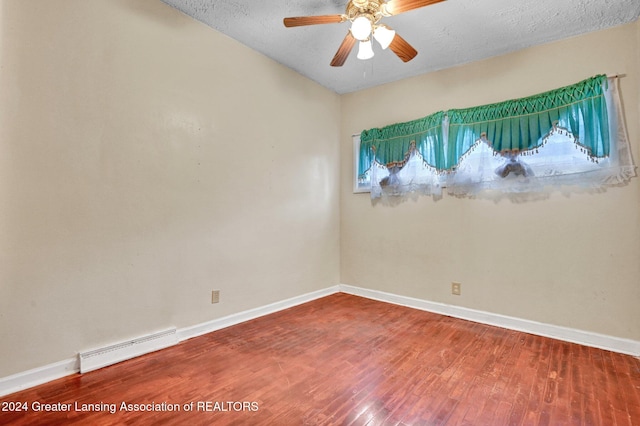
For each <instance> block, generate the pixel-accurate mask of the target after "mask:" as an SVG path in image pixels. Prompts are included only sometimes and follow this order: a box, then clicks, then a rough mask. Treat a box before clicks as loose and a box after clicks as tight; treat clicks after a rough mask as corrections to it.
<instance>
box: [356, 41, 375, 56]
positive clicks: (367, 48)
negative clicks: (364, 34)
mask: <svg viewBox="0 0 640 426" xmlns="http://www.w3.org/2000/svg"><path fill="white" fill-rule="evenodd" d="M371 58H373V47H372V46H371V40H367V41H361V42H360V47H359V48H358V59H362V60H366V59H371Z"/></svg>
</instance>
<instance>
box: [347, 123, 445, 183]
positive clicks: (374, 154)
mask: <svg viewBox="0 0 640 426" xmlns="http://www.w3.org/2000/svg"><path fill="white" fill-rule="evenodd" d="M443 119H444V112H442V111H439V112H436V113H435V114H431V115H428V116H426V117H424V118H420V119H418V120H414V121H409V122H406V123H399V124H393V125H390V126H387V127H383V128H376V129H370V130H364V131H362V133H361V134H360V164H359V167H360V168H359V170H361V171H362V173H363V174H364V173H366V172H367V171H368V170H369V169H370V168H371V166H372V165H373V163H374V161H376V162H378V163H380V164H384V165H385V166H387V167H389V168H391V167H394V166H400V167H402V166H403V165H404V164H405V163H406V161H407V160H408V158H409V155H410V153H411V149H412V148H414V147H415V149H416V150H417V151H418V152H419V153H420V155H422V158H423V159H424V161H425V162H426V163H427V164H429V165H430V166H432V167H434V168H436V169H438V170H441V169H442V168H443V166H444V155H445V150H444V146H443V144H442V142H443V139H442V121H443Z"/></svg>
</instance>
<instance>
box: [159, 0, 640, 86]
mask: <svg viewBox="0 0 640 426" xmlns="http://www.w3.org/2000/svg"><path fill="white" fill-rule="evenodd" d="M162 1H163V2H165V3H167V4H169V5H171V6H173V7H175V8H177V9H178V10H180V11H182V12H184V13H185V14H187V15H189V16H191V17H193V18H195V19H197V20H198V21H201V22H203V23H205V24H206V25H208V26H210V27H212V28H214V29H216V30H218V31H220V32H222V33H224V34H226V35H228V36H229V37H231V38H233V39H236V40H238V41H239V42H241V43H243V44H244V45H246V46H248V47H250V48H252V49H254V50H256V51H258V52H261V53H263V54H264V55H266V56H268V57H270V58H272V59H274V60H275V61H277V62H279V63H281V64H283V65H285V66H287V67H289V68H291V69H293V70H295V71H297V72H299V73H300V74H302V75H304V76H307V77H308V78H310V79H312V80H314V81H316V82H318V83H320V84H321V85H323V86H325V87H327V88H329V89H331V90H333V91H335V92H337V93H340V94H342V93H349V92H354V91H356V90H361V89H365V88H368V87H373V86H377V85H380V84H384V83H388V82H391V81H396V80H400V79H403V78H407V77H411V76H415V75H419V74H424V73H427V72H431V71H435V70H439V69H444V68H449V67H453V66H456V65H460V64H464V63H468V62H473V61H477V60H481V59H484V58H488V57H492V56H497V55H502V54H505V53H508V52H513V51H516V50H519V49H522V48H525V47H528V46H533V45H537V44H543V43H548V42H551V41H554V40H559V39H563V38H567V37H571V36H575V35H578V34H582V33H586V32H591V31H596V30H601V29H604V28H609V27H613V26H617V25H621V24H624V23H627V22H632V21H635V20H636V19H638V16H639V15H640V0H535V1H532V0H482V1H480V0H447V1H444V2H442V3H438V4H435V5H431V6H427V7H424V8H420V9H416V10H413V11H410V12H406V13H403V14H401V15H398V16H392V17H388V18H383V20H382V22H384V23H386V24H388V25H389V26H391V27H392V28H393V29H395V30H396V31H397V32H398V34H400V35H401V36H402V37H403V38H404V39H405V40H407V41H408V42H409V43H410V44H411V45H412V46H414V47H415V48H416V49H417V50H418V52H419V53H418V56H416V58H414V59H413V60H412V61H411V62H408V63H404V62H402V61H401V60H400V59H399V58H398V57H397V56H396V55H395V54H394V53H393V52H392V51H391V50H389V49H387V50H384V51H383V50H381V49H380V47H379V46H378V45H376V44H375V43H374V52H375V56H374V57H373V58H372V59H369V60H367V61H361V60H358V59H357V58H356V53H357V46H356V47H355V48H354V49H353V51H352V52H351V54H350V56H349V58H348V59H347V61H346V63H345V65H344V66H342V67H331V66H330V65H329V63H330V62H331V59H332V58H333V56H334V55H335V53H336V51H337V49H338V46H340V43H341V42H342V40H343V39H344V37H345V35H346V34H347V31H348V29H349V23H348V22H343V23H341V24H326V25H313V26H306V27H296V28H285V27H284V25H283V23H282V19H283V18H285V17H289V16H311V15H332V14H342V13H345V6H346V3H347V1H348V0H162ZM550 59H551V60H553V59H556V60H561V58H550ZM594 60H596V59H595V58H594Z"/></svg>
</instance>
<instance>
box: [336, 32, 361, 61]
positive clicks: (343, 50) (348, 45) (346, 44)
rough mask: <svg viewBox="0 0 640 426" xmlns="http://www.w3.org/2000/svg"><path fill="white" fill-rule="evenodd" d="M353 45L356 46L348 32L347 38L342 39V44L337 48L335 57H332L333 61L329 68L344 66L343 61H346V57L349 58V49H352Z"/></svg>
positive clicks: (354, 40)
mask: <svg viewBox="0 0 640 426" xmlns="http://www.w3.org/2000/svg"><path fill="white" fill-rule="evenodd" d="M355 44H356V39H355V38H354V37H353V36H352V35H351V31H349V32H348V33H347V36H346V37H345V38H344V40H342V44H341V45H340V47H339V48H338V51H337V52H336V56H334V57H333V60H332V61H331V66H332V67H341V66H342V65H344V63H345V61H346V60H347V57H348V56H349V53H351V49H353V46H355Z"/></svg>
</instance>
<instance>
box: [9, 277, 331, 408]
mask: <svg viewBox="0 0 640 426" xmlns="http://www.w3.org/2000/svg"><path fill="white" fill-rule="evenodd" d="M339 291H340V290H339V286H338V285H335V286H333V287H329V288H326V289H322V290H318V291H314V292H311V293H307V294H303V295H301V296H296V297H292V298H290V299H286V300H282V301H279V302H275V303H271V304H269V305H266V306H261V307H259V308H255V309H250V310H247V311H244V312H239V313H237V314H233V315H229V316H226V317H223V318H219V319H216V320H213V321H208V322H205V323H202V324H197V325H194V326H191V327H185V328H181V329H178V330H176V332H175V336H177V340H178V342H181V341H183V340H187V339H191V338H193V337H197V336H201V335H203V334H206V333H210V332H212V331H216V330H220V329H222V328H226V327H229V326H232V325H235V324H240V323H242V322H245V321H249V320H252V319H255V318H259V317H261V316H264V315H268V314H272V313H274V312H278V311H282V310H284V309H288V308H292V307H294V306H297V305H300V304H303V303H306V302H310V301H312V300H315V299H319V298H321V297H325V296H328V295H330V294H334V293H338V292H339ZM137 340H145V338H141V339H137ZM163 344H164V343H163ZM116 346H117V347H118V348H119V347H120V346H122V344H117V345H114V347H116ZM142 347H143V346H140V348H142ZM145 349H146V351H143V353H142V352H140V351H139V350H138V349H136V353H135V354H133V355H132V354H131V353H127V356H126V359H129V358H132V357H134V356H140V355H144V354H145V353H149V352H154V351H156V350H158V349H160V348H159V346H158V345H155V344H154V345H151V346H148V347H145ZM127 351H129V349H127ZM92 352H94V351H92ZM117 352H118V351H115V352H114V353H115V355H114V357H115V358H114V357H112V358H113V359H110V360H105V359H101V360H100V365H99V366H98V365H97V364H95V365H89V366H87V371H90V370H93V369H96V368H100V367H103V366H107V365H111V364H114V363H115V362H119V361H122V360H123V359H125V358H122V359H121V357H120V356H119V355H117ZM86 354H87V353H85V355H86ZM76 373H80V354H78V356H77V357H74V358H70V359H67V360H64V361H60V362H56V363H53V364H49V365H45V366H43V367H38V368H34V369H33V370H29V371H24V372H21V373H17V374H14V375H11V376H7V377H1V378H0V397H2V396H5V395H9V394H12V393H14V392H18V391H21V390H24V389H28V388H31V387H34V386H38V385H42V384H44V383H47V382H50V381H53V380H57V379H60V378H62V377H65V376H70V375H72V374H76Z"/></svg>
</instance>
